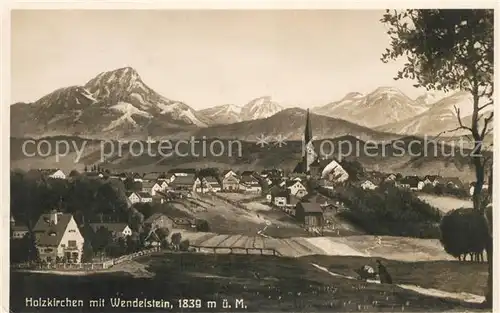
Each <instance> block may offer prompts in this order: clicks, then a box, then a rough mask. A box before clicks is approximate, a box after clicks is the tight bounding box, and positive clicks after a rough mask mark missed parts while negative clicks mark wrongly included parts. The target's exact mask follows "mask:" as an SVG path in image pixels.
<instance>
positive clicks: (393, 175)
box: [384, 173, 397, 181]
mask: <svg viewBox="0 0 500 313" xmlns="http://www.w3.org/2000/svg"><path fill="white" fill-rule="evenodd" d="M396 180H397V176H396V174H393V173H391V174H389V175H387V176H386V177H385V178H384V181H396Z"/></svg>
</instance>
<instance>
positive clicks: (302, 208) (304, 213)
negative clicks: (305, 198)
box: [295, 201, 324, 227]
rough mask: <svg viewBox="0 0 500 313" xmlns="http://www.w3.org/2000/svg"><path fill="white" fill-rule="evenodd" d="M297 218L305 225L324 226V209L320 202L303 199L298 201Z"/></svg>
mask: <svg viewBox="0 0 500 313" xmlns="http://www.w3.org/2000/svg"><path fill="white" fill-rule="evenodd" d="M295 218H296V219H297V221H298V222H300V223H302V224H304V226H305V227H322V226H323V224H324V216H323V209H322V208H321V206H320V205H319V204H318V203H313V202H302V201H301V202H299V203H297V206H296V207H295Z"/></svg>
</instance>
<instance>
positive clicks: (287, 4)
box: [0, 0, 500, 312]
mask: <svg viewBox="0 0 500 313" xmlns="http://www.w3.org/2000/svg"><path fill="white" fill-rule="evenodd" d="M2 4H3V5H2V7H1V9H2V10H1V26H0V27H1V28H0V29H1V36H0V47H1V50H0V61H1V63H0V64H1V66H0V72H1V75H2V76H1V82H0V95H1V99H2V103H1V113H0V127H1V134H2V136H1V137H0V138H1V139H0V140H1V141H0V142H1V148H2V149H1V151H2V158H1V160H2V162H1V166H2V171H1V173H2V174H3V175H1V181H0V186H1V188H0V198H1V200H2V203H3V210H2V212H1V214H0V217H1V222H2V223H1V226H0V238H4V240H2V241H0V249H1V252H0V271H1V274H0V275H1V282H0V283H1V285H0V312H9V310H8V303H9V291H10V284H9V227H10V226H9V223H10V217H9V213H10V209H9V208H10V189H9V180H10V179H9V178H10V175H9V174H8V173H9V172H10V137H9V134H10V131H9V130H10V110H9V107H10V104H11V102H10V100H9V99H10V10H12V9H36V10H44V9H52V10H53V9H99V10H116V9H122V10H123V9H127V10H157V9H365V10H366V9H386V8H398V9H401V8H402V9H406V8H422V9H424V8H436V7H439V8H464V9H465V8H469V9H472V8H495V9H497V8H498V4H497V3H496V2H495V1H485V0H475V1H474V0H469V1H464V0H457V1H432V0H430V1H429V0H425V1H423V0H420V1H415V0H409V1H403V0H400V1H394V0H393V1H383V0H365V1H359V0H358V1H353V0H337V1H305V0H303V1H297V0H296V1H287V0H282V1H279V0H273V1H271V0H265V1H263V0H254V1H238V0H232V1H220V0H219V1H213V0H205V1H203V0H198V1H189V0H186V1H140V0H136V1H127V2H125V1H99V2H97V1H96V0H94V1H71V0H68V1H62V0H60V1H37V2H29V1H17V2H13V1H8V0H7V1H5V0H2ZM495 13H496V14H495V43H496V44H495V51H500V50H499V45H500V44H499V43H498V41H499V39H500V36H499V32H498V31H497V30H498V29H499V26H500V21H499V19H500V11H499V10H498V9H497V10H495ZM498 68H499V66H498V62H496V66H495V73H498ZM495 84H496V85H497V86H499V85H500V78H499V76H498V75H496V77H495ZM496 94H497V95H498V93H496ZM495 98H497V99H496V100H498V96H496V97H495ZM496 103H497V104H495V111H496V109H497V108H500V105H499V104H498V102H496ZM494 121H495V126H494V128H495V130H498V129H500V119H495V120H494ZM494 164H495V166H494V179H495V182H496V183H495V184H494V185H493V207H494V208H499V207H500V185H499V183H498V179H499V178H500V167H499V166H497V165H498V164H500V136H497V134H496V132H495V134H494ZM495 211H496V210H495V209H494V211H493V213H494V214H493V216H494V220H496V219H497V217H500V216H499V215H498V214H497V213H495ZM493 233H494V268H495V271H494V279H493V285H494V287H493V291H494V303H493V312H496V311H497V310H499V309H500V296H499V294H500V293H499V290H498V289H499V287H500V286H499V285H498V284H497V283H496V282H497V280H498V279H499V277H500V274H499V273H498V271H497V270H496V269H498V268H499V267H500V260H499V256H500V252H499V248H500V246H499V245H500V243H499V242H498V237H499V236H500V233H499V230H498V229H497V228H496V227H495V228H494V231H493ZM478 292H479V291H478ZM481 292H482V291H481Z"/></svg>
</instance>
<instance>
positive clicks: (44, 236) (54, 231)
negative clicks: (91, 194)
mask: <svg viewBox="0 0 500 313" xmlns="http://www.w3.org/2000/svg"><path fill="white" fill-rule="evenodd" d="M33 233H34V235H35V245H36V248H37V249H38V252H39V255H40V259H41V260H43V261H45V262H48V263H53V262H56V261H57V260H61V259H63V260H66V262H71V263H79V262H81V256H82V249H83V243H84V239H83V236H82V234H81V233H80V230H79V229H78V226H77V224H76V222H75V219H74V218H73V215H71V214H68V213H60V212H55V211H53V212H51V213H48V214H42V215H41V216H40V218H39V219H38V221H37V222H36V224H35V227H34V228H33Z"/></svg>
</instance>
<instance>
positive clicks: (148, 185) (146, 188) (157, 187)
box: [142, 181, 163, 196]
mask: <svg viewBox="0 0 500 313" xmlns="http://www.w3.org/2000/svg"><path fill="white" fill-rule="evenodd" d="M162 190H163V187H162V185H161V184H160V183H158V182H152V181H143V182H142V191H143V192H147V193H150V194H151V195H152V196H154V195H156V193H157V192H158V191H162Z"/></svg>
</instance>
